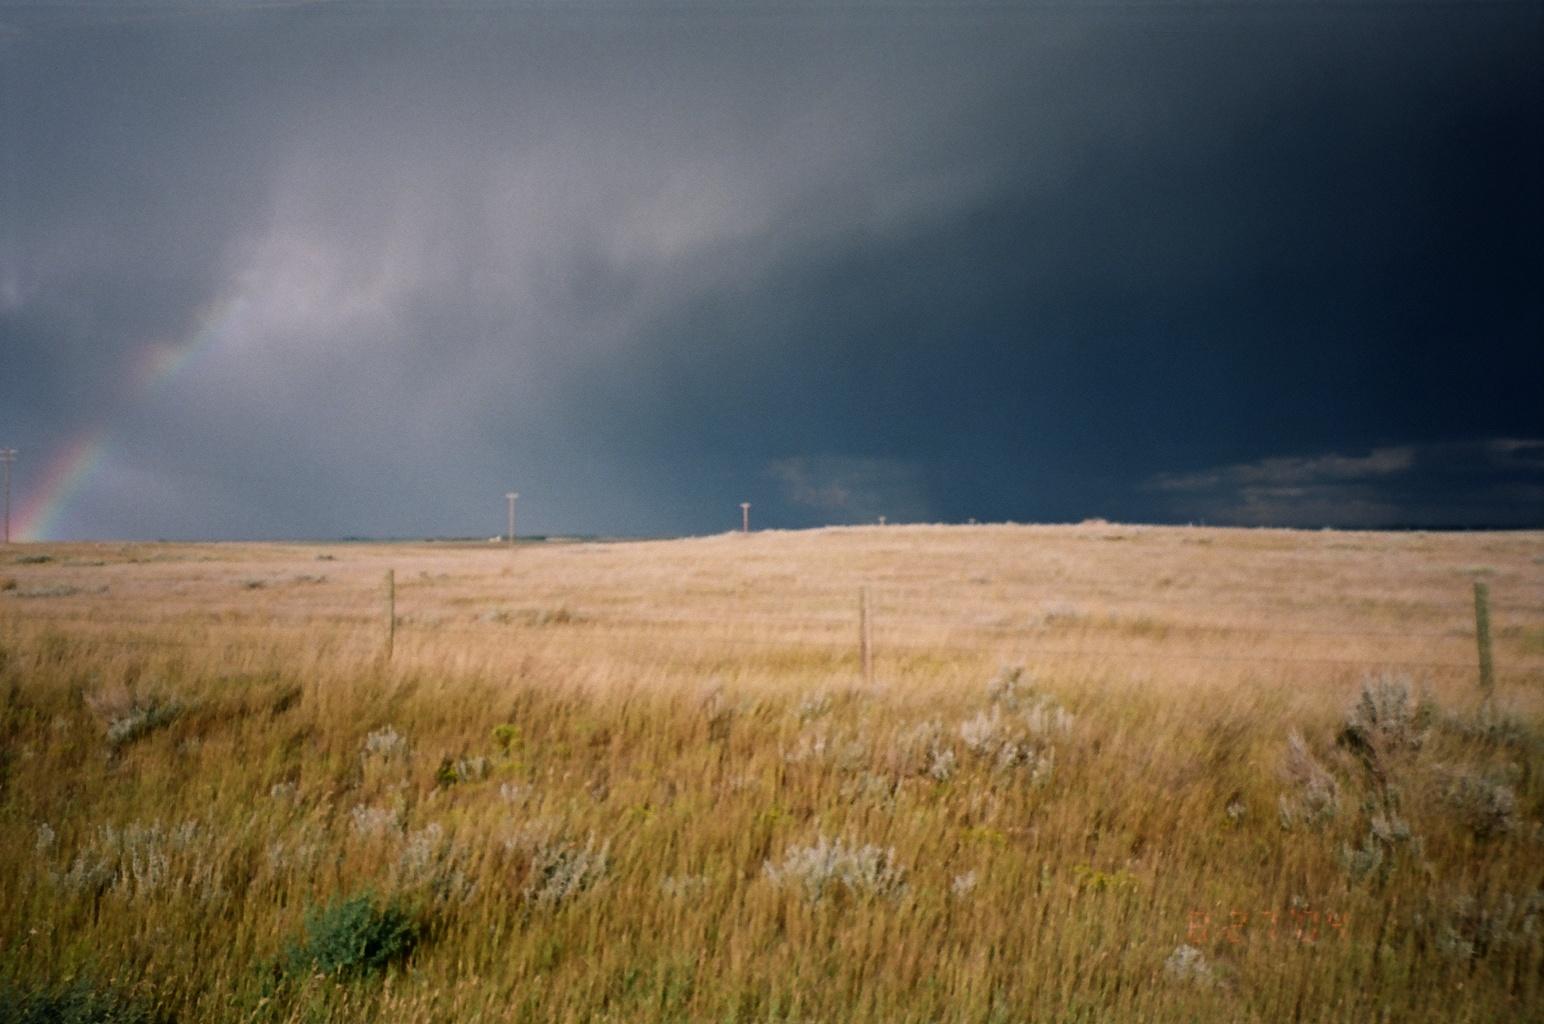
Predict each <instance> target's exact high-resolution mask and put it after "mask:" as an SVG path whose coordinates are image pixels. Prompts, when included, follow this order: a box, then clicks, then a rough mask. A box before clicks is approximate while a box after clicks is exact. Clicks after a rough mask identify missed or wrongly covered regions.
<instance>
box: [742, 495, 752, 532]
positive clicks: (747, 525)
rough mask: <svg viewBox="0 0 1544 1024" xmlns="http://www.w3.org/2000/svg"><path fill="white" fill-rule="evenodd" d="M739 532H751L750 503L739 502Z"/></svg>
mask: <svg viewBox="0 0 1544 1024" xmlns="http://www.w3.org/2000/svg"><path fill="white" fill-rule="evenodd" d="M740 532H741V533H750V532H751V503H750V502H748V501H742V502H740Z"/></svg>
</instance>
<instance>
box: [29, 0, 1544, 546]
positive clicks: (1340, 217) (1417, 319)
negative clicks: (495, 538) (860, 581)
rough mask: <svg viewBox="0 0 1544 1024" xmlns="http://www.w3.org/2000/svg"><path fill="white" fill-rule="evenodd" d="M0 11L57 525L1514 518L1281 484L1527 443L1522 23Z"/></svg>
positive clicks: (1532, 182)
mask: <svg viewBox="0 0 1544 1024" xmlns="http://www.w3.org/2000/svg"><path fill="white" fill-rule="evenodd" d="M26 10H27V11H28V12H30V13H28V14H27V15H26V16H25V17H23V16H22V15H11V14H8V15H7V16H6V18H5V19H4V20H5V21H6V22H7V23H8V24H10V25H11V26H12V30H11V31H10V32H9V33H7V34H4V35H0V54H3V60H4V63H5V78H4V79H3V81H4V82H5V90H6V92H5V97H4V104H5V105H4V108H3V109H4V121H3V125H0V138H3V139H4V140H5V142H6V150H7V154H8V156H7V161H8V163H7V168H9V169H8V170H7V174H8V175H9V176H10V178H11V180H12V181H13V182H14V184H13V185H12V186H11V187H10V191H9V193H8V195H9V198H7V199H5V200H4V202H5V205H6V218H5V219H6V221H7V226H6V228H5V230H4V233H3V238H0V242H3V249H0V332H3V337H4V341H5V349H6V353H5V356H6V364H7V365H6V367H5V371H4V372H5V376H4V378H3V383H0V402H3V411H0V432H3V433H4V434H6V435H14V436H16V437H17V439H18V440H24V441H25V442H26V443H27V445H28V446H29V447H31V446H36V449H35V450H36V455H35V461H36V462H46V461H47V459H48V458H49V453H50V452H51V451H53V450H56V449H57V448H59V447H60V446H61V445H63V444H64V443H65V441H66V440H67V439H68V438H69V437H70V436H71V435H72V433H73V432H75V431H77V430H80V429H83V428H84V427H86V426H89V425H91V424H93V423H97V422H100V424H101V426H102V429H103V430H104V431H105V432H106V433H107V435H108V436H110V437H111V438H112V441H111V444H110V449H109V450H110V456H109V457H108V458H107V459H105V460H104V461H103V464H102V465H103V469H102V470H101V472H100V473H99V474H98V475H97V476H96V477H95V478H93V479H92V480H91V481H89V482H88V483H87V484H86V485H85V486H84V487H83V488H82V489H81V490H80V491H79V493H78V494H76V495H74V496H73V498H72V500H71V502H70V503H69V511H68V514H67V515H66V516H65V517H64V518H63V519H61V520H60V525H59V530H60V531H61V532H65V533H76V534H85V535H90V534H104V533H106V534H138V535H195V536H203V535H216V536H233V535H265V536H266V535H295V534H309V535H327V534H333V535H336V534H405V533H487V532H493V531H494V530H496V529H497V527H498V523H499V522H500V521H501V518H500V509H501V508H502V505H501V503H500V500H499V496H500V495H501V494H502V493H503V491H504V490H505V489H507V487H509V486H518V488H519V489H520V490H521V491H522V494H523V495H525V497H523V498H522V522H523V523H526V524H528V525H529V526H530V527H531V528H532V529H540V530H549V531H552V532H567V531H599V532H627V533H649V532H674V531H690V530H704V529H717V528H726V527H728V526H730V525H732V524H733V523H734V521H735V519H736V517H737V511H738V510H737V507H736V506H737V503H738V502H739V501H740V500H752V501H754V502H756V503H757V512H758V522H760V523H762V524H764V525H807V524H812V523H818V522H825V521H859V520H864V519H869V518H872V517H873V516H876V515H879V514H886V515H888V516H889V517H890V518H892V519H904V518H924V517H926V518H957V519H963V518H965V517H967V516H973V517H976V518H980V519H1004V518H1013V519H1029V518H1074V519H1075V518H1083V517H1084V516H1089V515H1105V516H1111V517H1123V518H1165V517H1179V518H1190V517H1193V516H1194V515H1195V514H1196V513H1195V512H1194V511H1193V509H1194V508H1199V507H1202V506H1205V507H1206V508H1210V509H1214V510H1216V509H1221V508H1224V507H1231V508H1235V509H1244V508H1247V509H1248V514H1247V515H1246V514H1244V513H1243V512H1240V513H1239V514H1238V515H1237V516H1236V518H1238V519H1239V520H1240V521H1251V522H1253V521H1264V520H1269V519H1270V517H1271V516H1273V515H1279V516H1280V517H1282V518H1281V521H1292V522H1298V521H1307V520H1308V519H1311V518H1312V517H1313V516H1314V515H1327V514H1328V513H1327V512H1326V511H1325V510H1326V509H1333V508H1339V509H1340V510H1341V511H1340V512H1339V513H1336V514H1344V515H1346V516H1349V517H1351V518H1352V519H1354V520H1356V521H1357V522H1363V521H1365V520H1366V519H1367V518H1368V517H1369V516H1371V515H1372V513H1371V512H1367V511H1365V509H1364V506H1365V508H1376V509H1377V510H1378V513H1379V514H1380V515H1381V513H1382V511H1390V512H1392V513H1396V514H1393V515H1391V516H1390V517H1389V518H1390V520H1391V521H1401V522H1402V521H1413V520H1415V519H1419V518H1421V517H1422V516H1425V515H1427V514H1429V513H1434V512H1435V513H1440V514H1441V515H1443V516H1448V515H1449V514H1454V515H1459V517H1460V521H1466V522H1475V521H1480V522H1506V523H1514V522H1517V523H1530V522H1531V523H1538V522H1540V521H1541V520H1544V502H1541V501H1540V500H1539V490H1538V487H1539V484H1540V478H1541V471H1540V469H1539V467H1538V466H1537V465H1536V464H1529V465H1527V466H1524V467H1523V468H1521V469H1517V468H1515V467H1514V468H1513V469H1504V468H1498V467H1497V466H1495V465H1492V464H1491V462H1488V461H1487V462H1484V463H1483V466H1482V470H1483V472H1484V473H1489V474H1491V476H1490V477H1486V479H1485V480H1480V481H1475V480H1471V479H1469V478H1467V477H1466V478H1465V479H1464V480H1463V481H1458V480H1457V479H1456V478H1455V477H1454V476H1453V474H1451V473H1442V472H1438V473H1435V474H1424V475H1422V474H1420V473H1417V474H1416V475H1417V476H1420V478H1421V479H1422V480H1428V481H1429V482H1428V483H1423V484H1422V485H1421V488H1418V489H1417V491H1418V492H1419V493H1417V492H1415V491H1411V490H1410V487H1409V483H1410V479H1411V475H1410V473H1407V472H1404V471H1401V472H1398V473H1395V472H1392V471H1391V472H1389V473H1384V474H1379V473H1374V472H1362V473H1360V475H1358V476H1357V477H1356V478H1355V479H1354V480H1352V479H1339V478H1335V477H1334V476H1333V472H1334V471H1333V470H1331V469H1329V468H1327V467H1330V466H1333V465H1342V463H1336V462H1334V461H1333V460H1334V459H1336V458H1345V459H1349V460H1351V461H1350V462H1347V463H1344V465H1347V466H1352V465H1357V463H1356V462H1355V460H1356V459H1358V458H1360V459H1376V458H1384V457H1387V456H1386V455H1384V456H1379V455H1377V453H1379V452H1382V453H1387V452H1401V451H1407V452H1411V453H1413V454H1412V455H1411V458H1412V459H1413V460H1414V461H1415V462H1416V463H1418V464H1420V465H1424V464H1425V460H1426V459H1427V458H1428V455H1427V453H1429V452H1431V451H1436V450H1446V449H1440V446H1439V447H1438V448H1433V445H1434V444H1437V443H1438V442H1441V443H1442V444H1448V445H1456V446H1459V448H1462V447H1463V446H1465V445H1468V446H1471V447H1472V446H1476V445H1479V446H1480V449H1474V450H1481V449H1483V450H1486V451H1489V450H1490V449H1484V448H1483V446H1484V444H1485V443H1487V442H1488V440H1489V439H1492V438H1497V437H1537V436H1541V435H1544V417H1541V413H1540V412H1539V409H1538V405H1539V403H1538V402H1537V391H1538V385H1537V382H1538V380H1540V379H1541V378H1544V357H1541V355H1540V347H1539V346H1538V344H1537V339H1538V336H1539V334H1540V332H1541V330H1544V314H1541V300H1540V295H1539V288H1538V285H1537V281H1538V279H1539V272H1540V270H1541V241H1540V239H1541V228H1544V215H1541V208H1540V198H1539V195H1540V192H1541V191H1544V189H1541V185H1544V172H1541V158H1540V143H1539V139H1538V133H1537V131H1536V126H1537V123H1538V121H1539V116H1540V114H1541V112H1544V102H1541V98H1540V85H1539V80H1538V76H1537V74H1536V71H1535V69H1536V68H1537V66H1538V63H1539V61H1540V59H1541V58H1544V53H1541V49H1544V48H1541V44H1540V42H1539V38H1540V35H1539V32H1538V29H1539V26H1540V20H1541V14H1540V10H1541V8H1540V7H1539V6H1538V5H1536V4H1518V5H1511V6H1508V5H1499V6H1498V5H1486V6H1484V7H1478V8H1476V7H1469V6H1462V5H1461V6H1459V7H1441V6H1438V7H1432V6H1421V7H1419V8H1409V9H1406V8H1401V7H1398V6H1390V5H1378V6H1375V7H1363V6H1360V5H1348V6H1346V7H1339V6H1328V7H1322V8H1314V9H1309V10H1304V9H1300V8H1287V9H1281V8H1274V9H1268V10H1259V9H1246V8H1245V6H1243V5H1239V6H1237V7H1234V6H1229V5H1222V6H1220V7H1213V8H1195V7H1188V8H1179V9H1170V10H1166V11H1153V10H1145V11H1144V10H1141V9H1139V8H1136V7H1132V8H1122V7H1117V8H1114V9H1106V10H1103V11H1102V12H1098V13H1084V14H1078V13H1072V12H1068V11H1061V12H1058V11H1054V10H1047V9H1039V10H1037V11H1031V12H1017V13H1014V12H1005V11H1002V10H992V9H990V8H982V7H978V6H968V7H963V8H947V7H942V6H937V7H927V6H923V7H910V8H907V9H906V10H904V11H902V10H899V9H895V8H891V9H888V10H887V9H883V8H869V9H862V10H856V11H855V10H846V11H843V12H837V13H830V14H820V15H815V14H811V13H808V12H804V13H797V12H789V11H782V12H781V13H780V12H779V11H778V9H777V8H775V7H772V6H766V5H763V6H758V7H756V8H753V9H749V10H742V11H741V12H740V13H737V14H724V13H722V12H719V11H716V10H710V9H707V8H702V7H691V6H686V7H680V6H677V7H672V8H667V9H663V10H656V11H655V12H654V13H653V14H649V15H641V14H633V13H622V12H620V11H619V10H617V9H615V8H606V7H604V6H600V7H596V6H591V7H588V8H584V9H582V10H578V11H574V10H570V11H565V12H558V11H552V10H548V11H537V10H532V9H526V10H524V11H522V12H520V13H513V14H511V13H507V12H505V13H498V12H492V11H489V10H486V9H483V10H475V9H470V8H466V7H462V8H460V9H459V10H458V11H457V12H456V13H454V14H449V15H447V14H444V13H443V12H441V13H440V15H438V16H434V15H431V14H429V13H427V12H424V11H414V10H404V9H392V8H386V7H373V6H372V7H370V8H368V9H366V8H361V7H353V6H343V7H323V6H320V5H318V6H307V7H304V8H295V9H286V8H276V9H262V10H247V9H239V8H236V7H234V6H233V7H231V8H228V9H225V10H223V11H220V12H217V13H211V12H209V11H208V10H207V9H204V11H203V13H202V14H200V15H198V16H193V15H192V14H190V13H189V12H190V11H191V10H192V8H188V7H175V6H165V5H160V6H157V5H148V6H145V7H142V8H138V9H136V10H137V13H136V16H134V17H131V18H122V17H116V16H114V17H109V16H107V15H104V14H103V13H102V12H101V11H100V10H97V9H91V8H79V7H73V8H63V9H49V8H47V7H36V8H28V9H26ZM147 353H148V354H149V355H148V356H147ZM158 359H159V360H160V362H157V360H158ZM147 360H148V365H162V364H165V365H180V366H181V368H180V369H178V370H176V371H175V372H161V373H159V374H158V373H154V372H151V371H147V370H146V369H145V366H146V365H147ZM3 440H5V437H0V441H3ZM1466 450H1467V449H1466ZM1315 451H1317V452H1350V453H1352V454H1351V455H1349V456H1344V457H1341V456H1325V457H1324V458H1326V459H1329V460H1330V461H1327V462H1325V461H1321V462H1313V460H1311V459H1310V460H1308V461H1309V462H1312V466H1313V468H1312V469H1310V468H1307V466H1306V464H1305V467H1304V468H1303V470H1302V471H1303V472H1305V473H1308V474H1309V475H1310V476H1312V477H1313V482H1312V483H1311V485H1309V486H1311V487H1315V488H1324V487H1328V488H1331V489H1332V490H1334V489H1335V488H1341V490H1334V493H1333V494H1330V495H1327V496H1323V497H1324V500H1325V502H1328V504H1323V505H1322V507H1319V508H1318V509H1317V510H1316V511H1314V512H1312V513H1309V512H1305V511H1304V508H1305V505H1304V503H1303V502H1302V501H1298V502H1297V503H1296V504H1293V503H1292V502H1290V501H1289V502H1283V501H1281V500H1278V499H1280V498H1281V497H1282V496H1281V495H1275V496H1274V498H1272V500H1270V501H1266V500H1264V499H1263V498H1261V500H1258V501H1254V502H1253V503H1250V502H1249V501H1248V500H1247V499H1243V504H1240V499H1239V494H1240V493H1241V491H1240V489H1241V488H1244V487H1247V486H1256V487H1260V486H1278V487H1280V486H1297V485H1295V484H1282V483H1275V484H1258V483H1255V484H1251V483H1250V481H1248V480H1245V479H1243V478H1241V477H1240V476H1239V473H1240V472H1242V471H1241V470H1238V469H1237V467H1242V466H1248V465H1256V466H1267V465H1272V464H1274V463H1271V462H1270V461H1269V460H1272V459H1277V460H1278V461H1280V460H1281V459H1283V458H1285V459H1286V461H1287V462H1288V463H1290V462H1291V459H1292V457H1291V456H1290V455H1284V453H1294V452H1315ZM1358 452H1360V453H1362V454H1361V455H1357V454H1355V453H1358ZM1368 452H1373V453H1374V454H1373V455H1368V454H1367V453H1368ZM1299 461H1300V462H1301V461H1302V460H1299ZM1217 466H1223V467H1232V468H1230V469H1228V470H1227V471H1221V470H1210V469H1209V468H1208V467H1217ZM1364 468H1365V467H1364ZM1207 473H1212V474H1214V475H1215V478H1216V481H1217V482H1216V483H1215V484H1214V485H1212V486H1210V489H1207V488H1200V487H1191V488H1182V487H1177V486H1167V485H1166V486H1154V481H1169V482H1170V484H1172V483H1173V482H1174V481H1185V480H1192V481H1194V480H1200V479H1202V478H1204V477H1205V475H1206V474H1207ZM1165 474H1166V475H1165ZM1325 474H1328V477H1326V476H1325ZM22 479H23V480H25V477H23V478H22ZM1207 479H1210V478H1207ZM1443 481H1446V483H1444V482H1443ZM1353 486H1354V487H1355V488H1357V490H1356V493H1355V495H1354V496H1353V497H1354V498H1355V500H1356V501H1357V502H1361V503H1362V504H1360V505H1356V506H1355V507H1353V506H1352V505H1351V504H1348V503H1347V501H1348V500H1349V499H1348V498H1347V495H1346V493H1345V492H1344V490H1343V488H1344V487H1353ZM1444 487H1448V488H1450V489H1452V490H1450V492H1444V491H1443V490H1442V488H1444ZM1230 489H1231V491H1230ZM1225 492H1226V493H1225ZM1229 493H1231V494H1232V497H1231V498H1229V497H1228V494H1229ZM1256 497H1260V495H1256ZM1265 497H1271V496H1270V495H1266V496H1265ZM1181 498H1184V499H1185V500H1186V501H1188V502H1190V504H1186V503H1185V501H1180V500H1179V499H1181ZM1203 498H1204V499H1205V500H1204V501H1203V500H1202V499H1203ZM1228 501H1232V505H1227V504H1226V503H1227V502H1228ZM1335 501H1338V502H1340V504H1339V505H1335V504H1334V502H1335ZM1208 502H1210V504H1208ZM1213 514H1214V516H1215V517H1218V518H1222V517H1223V513H1222V512H1220V511H1215V512H1214V513H1213ZM1314 525H1318V523H1314Z"/></svg>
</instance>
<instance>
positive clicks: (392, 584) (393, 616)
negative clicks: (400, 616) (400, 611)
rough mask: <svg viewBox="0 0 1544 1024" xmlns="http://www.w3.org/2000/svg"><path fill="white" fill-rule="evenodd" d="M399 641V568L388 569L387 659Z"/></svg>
mask: <svg viewBox="0 0 1544 1024" xmlns="http://www.w3.org/2000/svg"><path fill="white" fill-rule="evenodd" d="M396 643H397V570H395V569H387V570H386V660H387V661H390V660H391V652H392V649H393V648H394V647H395V646H396Z"/></svg>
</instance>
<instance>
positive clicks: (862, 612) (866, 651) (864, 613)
mask: <svg viewBox="0 0 1544 1024" xmlns="http://www.w3.org/2000/svg"><path fill="white" fill-rule="evenodd" d="M858 653H859V655H860V658H861V660H862V662H863V683H864V685H865V686H873V685H874V637H873V633H872V632H871V631H870V628H869V608H868V587H859V588H858Z"/></svg>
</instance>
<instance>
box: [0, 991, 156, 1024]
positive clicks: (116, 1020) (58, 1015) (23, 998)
mask: <svg viewBox="0 0 1544 1024" xmlns="http://www.w3.org/2000/svg"><path fill="white" fill-rule="evenodd" d="M164 1019H165V1018H161V1017H157V1016H156V1015H154V1014H152V1013H151V1012H150V1011H149V1010H147V1009H145V1007H143V1006H141V1005H140V1004H138V1003H135V1002H132V1001H130V1000H126V999H124V998H122V997H120V996H118V995H117V994H115V993H113V992H110V991H106V990H102V989H97V988H93V987H92V986H91V985H89V984H88V983H86V982H84V981H76V982H74V983H72V984H70V985H67V986H64V987H62V988H54V989H42V990H36V991H27V990H24V989H19V988H16V987H14V986H12V985H4V986H0V1024H156V1022H158V1021H162V1020H164Z"/></svg>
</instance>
